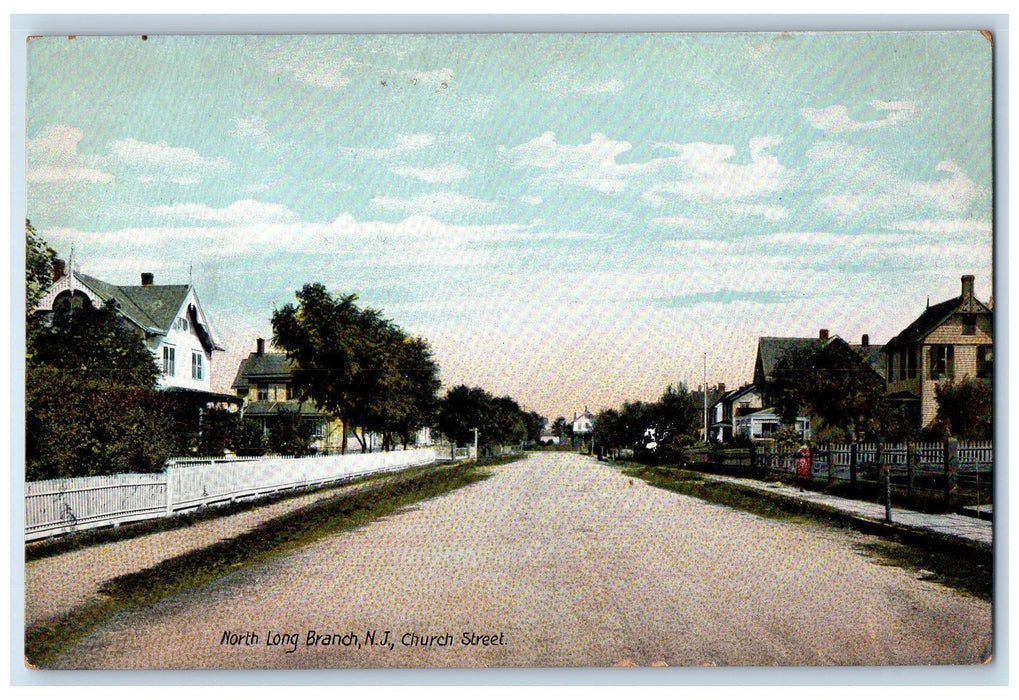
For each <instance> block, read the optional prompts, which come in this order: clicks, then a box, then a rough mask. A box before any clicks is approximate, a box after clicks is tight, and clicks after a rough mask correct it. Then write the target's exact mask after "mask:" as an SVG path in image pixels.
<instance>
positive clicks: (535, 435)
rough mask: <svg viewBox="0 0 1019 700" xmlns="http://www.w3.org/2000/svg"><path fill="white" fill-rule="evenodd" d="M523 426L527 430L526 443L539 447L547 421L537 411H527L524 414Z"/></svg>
mask: <svg viewBox="0 0 1019 700" xmlns="http://www.w3.org/2000/svg"><path fill="white" fill-rule="evenodd" d="M524 424H525V426H526V428H527V441H528V442H529V443H531V444H533V445H540V444H541V433H542V431H543V430H545V426H546V425H548V419H547V418H545V417H544V416H543V415H541V414H540V413H538V412H537V411H528V412H527V413H525V414H524Z"/></svg>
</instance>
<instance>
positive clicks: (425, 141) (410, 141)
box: [340, 133, 435, 160]
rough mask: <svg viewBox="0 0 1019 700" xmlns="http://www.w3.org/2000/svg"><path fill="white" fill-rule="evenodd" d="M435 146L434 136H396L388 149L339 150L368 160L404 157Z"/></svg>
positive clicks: (346, 148)
mask: <svg viewBox="0 0 1019 700" xmlns="http://www.w3.org/2000/svg"><path fill="white" fill-rule="evenodd" d="M433 145H435V135H434V134H424V133H416V134H397V135H396V143H395V144H394V145H393V146H390V147H388V148H373V147H350V146H347V147H343V148H341V149H340V150H341V151H342V152H345V153H350V154H352V155H358V156H367V157H369V158H379V159H383V160H384V159H387V158H393V157H396V156H400V155H404V154H406V153H414V152H415V151H421V150H424V149H426V148H428V147H429V146H433Z"/></svg>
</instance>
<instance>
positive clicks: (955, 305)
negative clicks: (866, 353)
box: [882, 296, 991, 350]
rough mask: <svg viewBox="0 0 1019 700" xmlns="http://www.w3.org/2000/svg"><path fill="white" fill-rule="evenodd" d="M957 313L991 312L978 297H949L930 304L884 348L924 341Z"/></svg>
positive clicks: (892, 348) (889, 348)
mask: <svg viewBox="0 0 1019 700" xmlns="http://www.w3.org/2000/svg"><path fill="white" fill-rule="evenodd" d="M956 313H988V314H989V313H991V311H990V309H988V308H987V307H986V306H984V304H982V303H981V302H980V301H979V300H978V299H976V298H970V299H969V300H967V299H966V297H964V296H957V297H955V298H954V299H948V300H947V301H943V302H941V303H940V304H935V305H934V306H928V307H927V309H926V310H925V311H924V312H923V313H922V314H920V316H919V318H917V319H916V320H915V321H913V322H912V323H911V324H909V325H908V326H906V329H905V330H904V331H902V332H901V333H899V334H898V335H897V336H895V337H894V338H892V339H891V340H889V341H888V343H887V344H886V345H885V346H884V347H883V348H882V350H894V349H895V348H900V347H904V346H908V345H915V344H916V343H919V342H921V341H923V339H924V338H926V337H927V336H928V335H930V334H931V332H932V331H933V330H934V329H936V328H938V327H939V326H941V325H942V324H943V323H944V322H945V321H947V320H948V319H949V318H951V316H952V315H953V314H956Z"/></svg>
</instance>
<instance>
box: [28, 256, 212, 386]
mask: <svg viewBox="0 0 1019 700" xmlns="http://www.w3.org/2000/svg"><path fill="white" fill-rule="evenodd" d="M110 300H113V301H114V302H116V305H117V313H118V314H119V315H120V317H121V319H122V321H123V322H124V323H125V324H127V325H128V326H129V327H131V328H132V329H134V330H135V331H137V332H138V333H139V335H141V337H142V339H143V340H144V341H145V345H146V347H148V349H149V351H151V352H152V354H153V355H154V356H155V358H156V364H157V365H158V366H159V369H160V377H159V387H160V388H161V389H184V390H187V391H197V392H208V393H211V392H212V360H213V353H214V352H217V351H222V350H223V347H222V346H221V345H220V344H219V343H218V342H217V341H216V338H215V336H214V334H213V332H212V329H211V327H210V325H209V320H208V318H207V317H206V315H205V311H204V310H203V309H202V304H201V302H200V301H199V300H198V295H197V294H196V293H195V289H194V287H192V286H191V285H190V284H163V285H157V284H155V280H154V276H153V274H152V273H151V272H143V273H142V274H141V284H139V285H114V284H110V283H108V282H103V281H102V280H99V279H96V278H95V277H91V276H89V275H86V274H83V273H81V272H78V271H77V270H71V271H70V273H69V274H65V273H64V266H63V262H62V261H57V262H56V263H54V265H53V285H52V286H51V287H50V288H49V290H47V292H46V294H45V295H44V296H43V297H42V299H41V300H40V301H39V304H38V305H37V306H36V312H38V313H50V312H53V311H55V310H60V309H68V308H71V309H73V308H83V306H84V305H85V304H90V305H92V306H95V307H99V306H102V305H103V304H105V303H106V302H107V301H110Z"/></svg>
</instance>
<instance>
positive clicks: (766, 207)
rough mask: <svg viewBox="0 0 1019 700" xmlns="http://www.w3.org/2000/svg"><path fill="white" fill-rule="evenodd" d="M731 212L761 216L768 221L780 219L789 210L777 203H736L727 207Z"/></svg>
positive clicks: (784, 216)
mask: <svg viewBox="0 0 1019 700" xmlns="http://www.w3.org/2000/svg"><path fill="white" fill-rule="evenodd" d="M729 211H730V212H732V213H733V214H742V215H748V216H762V217H764V218H765V219H767V220H768V221H781V220H782V219H785V218H786V217H788V216H789V210H788V209H786V208H785V207H783V206H781V205H779V204H738V205H735V206H733V207H730V208H729Z"/></svg>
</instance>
